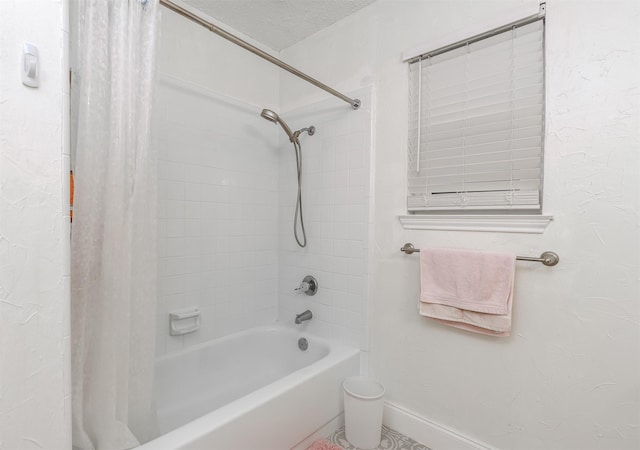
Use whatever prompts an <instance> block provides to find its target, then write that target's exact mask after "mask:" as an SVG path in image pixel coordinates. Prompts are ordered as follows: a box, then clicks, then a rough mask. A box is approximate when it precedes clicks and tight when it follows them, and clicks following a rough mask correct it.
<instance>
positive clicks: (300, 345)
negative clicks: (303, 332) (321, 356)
mask: <svg viewBox="0 0 640 450" xmlns="http://www.w3.org/2000/svg"><path fill="white" fill-rule="evenodd" d="M298 348H299V349H300V350H302V351H305V350H306V349H308V348H309V342H308V341H307V340H306V339H305V338H300V339H298Z"/></svg>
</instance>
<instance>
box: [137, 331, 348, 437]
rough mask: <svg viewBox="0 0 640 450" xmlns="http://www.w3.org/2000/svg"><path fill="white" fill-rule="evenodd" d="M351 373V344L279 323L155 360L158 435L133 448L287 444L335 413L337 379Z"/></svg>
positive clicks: (338, 400) (338, 410) (337, 409)
mask: <svg viewBox="0 0 640 450" xmlns="http://www.w3.org/2000/svg"><path fill="white" fill-rule="evenodd" d="M301 337H305V338H306V339H307V340H308V342H309V348H308V350H306V351H301V350H300V349H299V348H298V339H299V338H301ZM358 373H359V352H358V350H357V349H354V348H350V347H345V346H343V345H340V344H338V343H335V342H332V341H329V340H326V339H321V338H318V337H315V336H311V335H309V334H307V333H302V332H299V331H296V330H295V329H293V328H288V327H284V326H282V327H276V326H272V327H261V328H255V329H251V330H247V331H243V332H241V333H237V334H234V335H231V336H227V337H224V338H221V339H216V340H214V341H210V342H207V343H204V344H201V345H199V346H197V347H193V348H191V349H188V350H186V351H184V352H181V353H178V354H173V355H169V356H166V357H163V358H162V359H160V360H158V362H157V368H156V388H155V390H156V404H157V405H156V406H157V412H158V423H159V427H160V432H161V433H162V435H161V436H160V437H158V438H156V439H154V440H152V441H150V442H148V443H146V444H144V445H142V446H141V447H139V448H140V449H142V450H167V449H202V450H204V449H207V450H233V449H237V450H251V449H255V450H271V449H273V450H286V449H289V448H292V447H294V446H295V445H296V444H298V443H299V442H301V441H303V440H304V439H305V438H307V437H308V436H309V435H311V434H312V433H313V432H315V431H316V430H318V429H319V428H320V427H322V426H323V425H325V424H327V423H328V422H330V421H331V420H333V419H335V418H336V417H337V416H338V415H339V414H340V413H341V412H342V410H343V404H342V390H341V389H342V388H341V383H342V381H343V380H344V379H345V378H346V377H348V376H351V375H356V374H358Z"/></svg>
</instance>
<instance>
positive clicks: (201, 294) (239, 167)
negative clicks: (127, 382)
mask: <svg viewBox="0 0 640 450" xmlns="http://www.w3.org/2000/svg"><path fill="white" fill-rule="evenodd" d="M158 97H159V105H158V107H157V110H158V111H160V112H159V113H158V114H159V117H157V122H156V123H157V124H158V126H157V133H156V134H157V136H158V139H157V148H158V149H159V167H158V168H159V186H158V189H159V255H160V256H159V258H160V259H159V265H158V270H159V302H158V331H157V339H158V343H157V354H158V355H161V354H164V353H168V352H171V351H175V350H178V349H180V348H182V347H183V346H188V345H192V344H196V343H199V342H202V341H205V340H209V339H212V338H215V337H219V336H223V335H226V334H229V333H233V332H235V331H239V330H242V329H245V328H248V327H252V326H256V325H261V324H268V323H272V322H273V321H274V320H275V319H276V317H277V316H276V314H277V312H276V311H277V304H278V300H277V277H278V267H277V259H278V255H277V251H278V249H277V241H278V229H277V226H278V212H277V211H278V165H277V163H278V160H277V151H278V149H277V133H276V131H277V130H275V129H273V128H271V127H268V126H266V125H268V124H266V123H263V122H264V120H263V119H261V118H260V117H259V115H258V113H256V111H255V110H254V109H255V108H253V107H249V106H248V105H243V104H240V103H238V102H235V101H233V100H229V99H226V98H224V97H221V96H219V95H217V94H213V93H211V92H209V91H206V90H202V89H199V88H193V87H189V86H185V85H183V84H181V83H180V82H175V81H173V80H172V79H163V81H162V82H161V83H160V87H159V95H158ZM191 306H198V307H199V308H200V311H201V328H200V330H199V331H197V332H195V333H191V334H187V335H185V336H169V334H168V312H169V311H172V310H175V309H180V308H185V307H191Z"/></svg>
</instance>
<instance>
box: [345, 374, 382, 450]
mask: <svg viewBox="0 0 640 450" xmlns="http://www.w3.org/2000/svg"><path fill="white" fill-rule="evenodd" d="M342 387H343V389H344V423H345V436H346V438H347V441H349V443H350V444H351V445H353V446H354V447H357V448H362V449H370V448H376V447H378V445H380V434H381V430H382V407H383V402H384V400H383V398H382V396H383V395H384V386H383V385H382V384H380V383H379V382H378V381H376V380H374V379H371V378H367V377H361V376H358V377H349V378H347V379H346V380H344V383H342Z"/></svg>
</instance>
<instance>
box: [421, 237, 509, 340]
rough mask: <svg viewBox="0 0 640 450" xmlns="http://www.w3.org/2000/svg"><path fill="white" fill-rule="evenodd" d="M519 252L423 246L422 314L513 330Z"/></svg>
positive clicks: (485, 329) (478, 328)
mask: <svg viewBox="0 0 640 450" xmlns="http://www.w3.org/2000/svg"><path fill="white" fill-rule="evenodd" d="M515 262H516V258H515V255H512V254H508V253H485V252H478V251H469V250H454V249H423V250H422V251H421V252H420V284H421V289H420V314H421V315H423V316H426V317H429V318H432V319H436V320H438V321H440V322H443V323H446V324H447V325H450V326H453V327H456V328H461V329H465V330H468V331H474V332H477V333H482V334H489V335H494V336H509V335H510V332H511V306H512V302H513V280H514V274H515Z"/></svg>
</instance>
